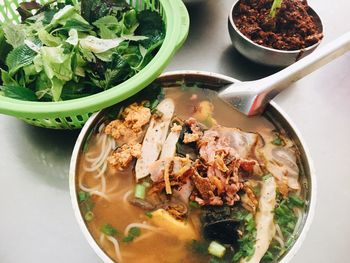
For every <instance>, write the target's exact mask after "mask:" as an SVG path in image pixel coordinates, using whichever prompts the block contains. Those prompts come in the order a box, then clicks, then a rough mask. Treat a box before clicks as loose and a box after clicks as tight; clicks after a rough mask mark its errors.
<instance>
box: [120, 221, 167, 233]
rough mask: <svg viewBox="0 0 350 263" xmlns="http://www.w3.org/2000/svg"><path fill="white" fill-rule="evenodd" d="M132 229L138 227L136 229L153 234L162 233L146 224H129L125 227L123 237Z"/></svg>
mask: <svg viewBox="0 0 350 263" xmlns="http://www.w3.org/2000/svg"><path fill="white" fill-rule="evenodd" d="M132 227H138V228H142V229H147V230H150V231H154V232H158V233H161V232H162V231H161V230H160V228H157V227H154V226H151V225H148V224H146V223H131V224H129V225H127V227H126V228H125V230H124V235H125V236H127V235H128V234H129V230H130V229H131V228H132Z"/></svg>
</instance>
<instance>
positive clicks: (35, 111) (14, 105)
mask: <svg viewBox="0 0 350 263" xmlns="http://www.w3.org/2000/svg"><path fill="white" fill-rule="evenodd" d="M41 2H46V1H41ZM128 2H129V3H130V5H132V6H133V7H135V9H137V10H144V9H151V10H155V11H157V12H159V13H160V14H161V16H162V18H163V20H164V22H165V26H166V35H165V39H164V42H163V45H162V46H161V48H160V49H159V51H158V53H157V54H156V56H155V57H154V58H153V59H152V61H150V63H149V64H148V65H147V66H146V67H145V68H143V69H142V70H141V71H140V72H139V73H137V74H136V75H134V76H133V77H131V78H130V79H128V80H126V81H125V82H123V83H121V84H119V85H117V86H115V87H113V88H111V89H109V90H106V91H103V92H100V93H97V94H95V95H91V96H88V97H85V98H80V99H74V100H67V101H60V102H30V101H21V100H15V99H11V98H7V97H4V96H0V113H2V114H7V115H11V116H15V117H17V118H19V119H21V120H23V121H25V122H27V123H29V124H32V125H35V126H40V127H45V128H51V129H78V128H81V127H82V126H83V125H84V124H85V122H86V121H87V120H88V118H89V117H90V116H91V115H92V113H94V112H96V111H98V110H101V109H103V108H106V107H109V106H111V105H113V104H115V103H117V102H120V101H122V100H125V99H126V98H128V97H130V96H132V95H134V94H135V93H137V92H139V91H140V90H141V89H143V88H145V87H146V86H147V85H149V84H150V83H151V82H152V81H153V80H154V79H156V78H157V77H158V76H159V75H160V74H161V73H162V71H163V70H164V69H165V67H166V66H167V65H168V63H169V62H170V60H171V58H172V57H173V56H174V54H175V52H176V51H177V50H178V49H179V48H180V47H181V46H182V44H183V43H184V41H185V39H186V37H187V34H188V30H189V15H188V12H187V9H186V7H185V5H184V4H183V2H182V0H129V1H128ZM17 6H18V1H17V0H14V1H13V0H12V1H11V0H3V1H1V2H0V20H2V22H4V21H6V22H8V21H14V22H16V23H17V22H19V20H20V18H19V15H18V13H17V11H16V8H17Z"/></svg>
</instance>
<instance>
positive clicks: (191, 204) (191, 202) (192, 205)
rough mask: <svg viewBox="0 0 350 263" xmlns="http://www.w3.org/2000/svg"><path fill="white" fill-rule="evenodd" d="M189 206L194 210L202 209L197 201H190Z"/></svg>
mask: <svg viewBox="0 0 350 263" xmlns="http://www.w3.org/2000/svg"><path fill="white" fill-rule="evenodd" d="M188 205H189V206H190V207H192V208H198V207H200V205H199V204H198V203H197V202H195V201H190V202H189V203H188Z"/></svg>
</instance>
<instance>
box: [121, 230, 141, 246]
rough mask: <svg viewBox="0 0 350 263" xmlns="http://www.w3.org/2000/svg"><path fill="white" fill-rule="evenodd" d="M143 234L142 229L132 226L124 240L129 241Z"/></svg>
mask: <svg viewBox="0 0 350 263" xmlns="http://www.w3.org/2000/svg"><path fill="white" fill-rule="evenodd" d="M140 235H141V229H140V228H139V227H132V228H130V230H129V233H128V235H127V236H126V237H124V238H123V242H125V243H129V242H131V241H133V240H134V238H135V237H138V236H140Z"/></svg>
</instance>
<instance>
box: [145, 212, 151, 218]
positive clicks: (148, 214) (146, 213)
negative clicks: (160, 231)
mask: <svg viewBox="0 0 350 263" xmlns="http://www.w3.org/2000/svg"><path fill="white" fill-rule="evenodd" d="M145 215H146V216H147V217H148V218H152V217H153V215H152V212H145Z"/></svg>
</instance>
